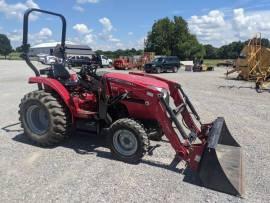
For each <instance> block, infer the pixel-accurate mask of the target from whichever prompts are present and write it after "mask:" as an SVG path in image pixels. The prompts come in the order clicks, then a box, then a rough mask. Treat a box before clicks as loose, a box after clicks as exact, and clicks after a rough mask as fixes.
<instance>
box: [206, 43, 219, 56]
mask: <svg viewBox="0 0 270 203" xmlns="http://www.w3.org/2000/svg"><path fill="white" fill-rule="evenodd" d="M204 49H205V58H207V59H217V58H218V48H216V47H213V46H212V45H210V44H207V45H204Z"/></svg>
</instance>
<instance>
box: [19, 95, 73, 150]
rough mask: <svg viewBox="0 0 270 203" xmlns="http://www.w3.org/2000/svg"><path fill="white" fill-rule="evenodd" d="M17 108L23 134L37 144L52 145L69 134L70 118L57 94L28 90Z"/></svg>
mask: <svg viewBox="0 0 270 203" xmlns="http://www.w3.org/2000/svg"><path fill="white" fill-rule="evenodd" d="M19 108H20V110H19V119H20V121H21V123H22V128H23V129H24V134H25V135H26V136H27V137H29V138H30V139H31V140H32V141H34V142H35V143H37V144H38V145H41V146H44V147H49V146H54V145H56V144H58V143H60V142H62V141H63V140H64V139H65V138H67V137H68V136H69V135H70V133H71V128H72V124H71V118H70V115H69V113H68V112H67V110H66V108H65V106H64V104H62V101H61V100H60V99H59V98H58V97H57V96H55V95H53V94H51V93H48V92H45V91H43V90H41V91H34V92H30V93H28V94H27V95H25V96H24V98H23V99H22V100H21V104H20V106H19Z"/></svg>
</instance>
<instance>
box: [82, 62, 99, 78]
mask: <svg viewBox="0 0 270 203" xmlns="http://www.w3.org/2000/svg"><path fill="white" fill-rule="evenodd" d="M82 69H84V70H85V71H86V73H87V74H89V75H91V76H93V77H95V76H96V72H97V69H98V66H96V65H94V64H91V65H83V66H82Z"/></svg>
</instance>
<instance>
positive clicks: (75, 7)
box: [72, 5, 84, 13]
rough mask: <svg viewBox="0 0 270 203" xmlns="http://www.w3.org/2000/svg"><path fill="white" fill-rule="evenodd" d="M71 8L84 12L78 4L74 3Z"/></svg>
mask: <svg viewBox="0 0 270 203" xmlns="http://www.w3.org/2000/svg"><path fill="white" fill-rule="evenodd" d="M72 8H73V10H75V11H79V12H81V13H83V12H84V8H83V7H81V6H79V5H75V6H73V7H72Z"/></svg>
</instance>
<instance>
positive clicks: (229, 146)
mask: <svg viewBox="0 0 270 203" xmlns="http://www.w3.org/2000/svg"><path fill="white" fill-rule="evenodd" d="M199 176H200V179H201V181H202V184H203V185H204V186H205V187H207V188H210V189H213V190H217V191H220V192H224V193H227V194H231V195H235V196H242V194H243V172H242V155H241V146H240V145H239V144H238V143H237V142H236V141H235V139H234V138H233V137H232V135H231V133H230V132H229V130H228V128H227V126H226V123H225V121H224V118H217V119H216V121H215V122H214V123H213V127H212V128H211V131H210V132H209V138H208V144H207V147H206V149H205V151H204V153H203V156H202V159H201V162H200V168H199Z"/></svg>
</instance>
